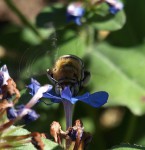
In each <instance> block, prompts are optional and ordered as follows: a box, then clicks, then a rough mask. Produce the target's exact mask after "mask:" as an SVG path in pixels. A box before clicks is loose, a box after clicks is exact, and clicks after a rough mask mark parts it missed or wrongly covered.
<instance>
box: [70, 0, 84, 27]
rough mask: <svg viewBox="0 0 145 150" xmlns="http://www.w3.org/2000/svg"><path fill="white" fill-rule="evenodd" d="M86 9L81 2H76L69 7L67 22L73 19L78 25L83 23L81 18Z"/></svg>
mask: <svg viewBox="0 0 145 150" xmlns="http://www.w3.org/2000/svg"><path fill="white" fill-rule="evenodd" d="M84 13H85V10H84V8H83V6H82V3H80V2H74V3H71V4H70V5H68V7H67V22H70V21H73V22H74V23H75V24H77V25H81V24H82V23H81V18H82V17H83V15H84Z"/></svg>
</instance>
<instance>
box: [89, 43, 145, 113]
mask: <svg viewBox="0 0 145 150" xmlns="http://www.w3.org/2000/svg"><path fill="white" fill-rule="evenodd" d="M144 49H145V45H142V46H138V47H134V48H130V49H125V48H118V47H113V46H110V45H108V44H105V43H104V44H100V45H97V46H96V48H94V49H92V51H91V52H90V53H88V55H87V56H88V63H89V67H90V69H91V74H92V78H91V83H90V87H91V89H92V91H96V90H106V91H107V92H108V93H109V95H110V97H109V101H108V104H107V105H106V106H116V105H122V106H127V107H128V108H129V109H130V110H131V111H132V112H133V113H134V114H136V115H141V114H144V113H145V103H144V96H145V80H144V76H145V72H144V71H143V70H144V64H145V55H144Z"/></svg>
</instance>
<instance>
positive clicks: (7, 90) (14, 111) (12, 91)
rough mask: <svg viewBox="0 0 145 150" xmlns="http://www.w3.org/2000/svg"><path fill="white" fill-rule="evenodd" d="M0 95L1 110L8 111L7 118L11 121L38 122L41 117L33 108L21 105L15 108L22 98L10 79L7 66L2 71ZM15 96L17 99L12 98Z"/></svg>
mask: <svg viewBox="0 0 145 150" xmlns="http://www.w3.org/2000/svg"><path fill="white" fill-rule="evenodd" d="M0 83H1V87H0V92H1V93H0V94H1V106H0V107H1V110H2V109H4V108H5V109H6V112H7V117H8V119H9V120H13V119H18V118H22V119H23V120H24V121H25V122H29V121H34V120H36V119H37V118H38V117H39V115H38V114H37V113H36V112H35V111H34V110H32V109H31V107H29V108H28V107H25V105H19V106H16V107H15V103H16V102H17V101H18V99H19V98H20V92H19V90H18V89H17V88H16V84H15V82H14V81H13V79H12V78H11V77H10V75H9V72H8V69H7V66H6V65H4V66H3V67H1V69H0ZM13 95H15V99H13V100H11V99H12V96H13Z"/></svg>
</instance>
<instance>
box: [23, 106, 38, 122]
mask: <svg viewBox="0 0 145 150" xmlns="http://www.w3.org/2000/svg"><path fill="white" fill-rule="evenodd" d="M39 116H40V115H38V114H37V113H36V112H35V111H34V110H32V109H31V111H30V112H28V114H26V115H25V116H24V117H23V118H22V119H23V120H24V121H25V123H29V122H31V121H35V120H37V119H38V118H39Z"/></svg>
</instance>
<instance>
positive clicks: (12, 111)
mask: <svg viewBox="0 0 145 150" xmlns="http://www.w3.org/2000/svg"><path fill="white" fill-rule="evenodd" d="M17 116H18V114H17V111H16V109H15V108H13V107H9V108H7V117H8V118H9V119H10V120H12V119H15V118H16V117H17Z"/></svg>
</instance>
